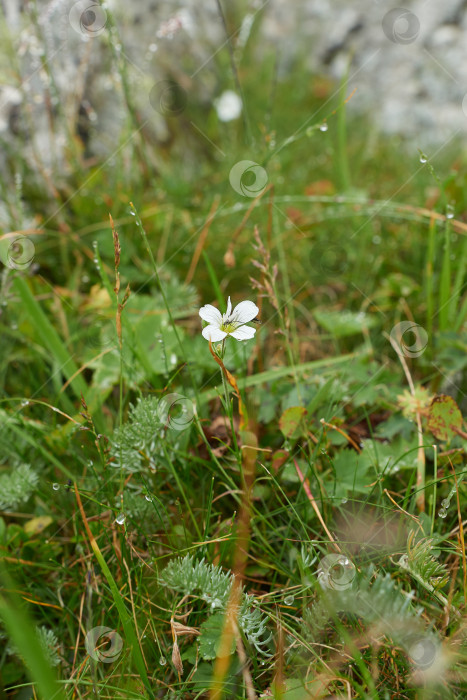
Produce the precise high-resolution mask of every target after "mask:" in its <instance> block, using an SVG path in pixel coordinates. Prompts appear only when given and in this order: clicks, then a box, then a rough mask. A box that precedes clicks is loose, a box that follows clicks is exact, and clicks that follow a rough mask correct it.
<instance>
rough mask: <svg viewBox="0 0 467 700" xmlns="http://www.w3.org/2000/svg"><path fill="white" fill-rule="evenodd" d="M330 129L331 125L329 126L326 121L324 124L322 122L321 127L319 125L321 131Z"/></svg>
mask: <svg viewBox="0 0 467 700" xmlns="http://www.w3.org/2000/svg"><path fill="white" fill-rule="evenodd" d="M328 129H329V127H328V125H327V124H326V122H324V124H321V125H320V127H319V130H320V131H327V130H328Z"/></svg>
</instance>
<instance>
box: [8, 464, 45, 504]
mask: <svg viewBox="0 0 467 700" xmlns="http://www.w3.org/2000/svg"><path fill="white" fill-rule="evenodd" d="M38 481H39V476H38V475H37V474H36V472H35V471H33V470H32V469H31V467H30V466H29V464H20V465H19V466H17V467H14V468H12V469H11V471H10V472H9V473H4V474H1V475H0V510H14V509H15V508H17V507H18V506H19V505H20V504H21V503H25V502H26V501H27V500H28V499H29V497H30V496H31V495H32V493H33V492H34V490H35V488H36V486H37V483H38Z"/></svg>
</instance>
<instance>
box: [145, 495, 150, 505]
mask: <svg viewBox="0 0 467 700" xmlns="http://www.w3.org/2000/svg"><path fill="white" fill-rule="evenodd" d="M145 499H146V500H147V501H149V503H152V498H151V496H150V495H149V494H148V493H147V494H146V495H145Z"/></svg>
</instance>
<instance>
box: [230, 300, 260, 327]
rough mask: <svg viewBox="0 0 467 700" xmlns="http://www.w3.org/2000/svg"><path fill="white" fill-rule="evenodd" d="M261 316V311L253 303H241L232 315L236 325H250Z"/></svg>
mask: <svg viewBox="0 0 467 700" xmlns="http://www.w3.org/2000/svg"><path fill="white" fill-rule="evenodd" d="M258 314H259V309H258V307H257V306H256V304H254V303H253V302H252V301H241V302H240V304H237V306H236V307H235V309H234V310H233V314H232V321H235V322H236V323H248V321H252V320H253V319H254V318H256V316H257V315H258Z"/></svg>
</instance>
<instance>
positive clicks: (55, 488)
mask: <svg viewBox="0 0 467 700" xmlns="http://www.w3.org/2000/svg"><path fill="white" fill-rule="evenodd" d="M52 488H53V490H54V491H58V489H59V488H60V484H52Z"/></svg>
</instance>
